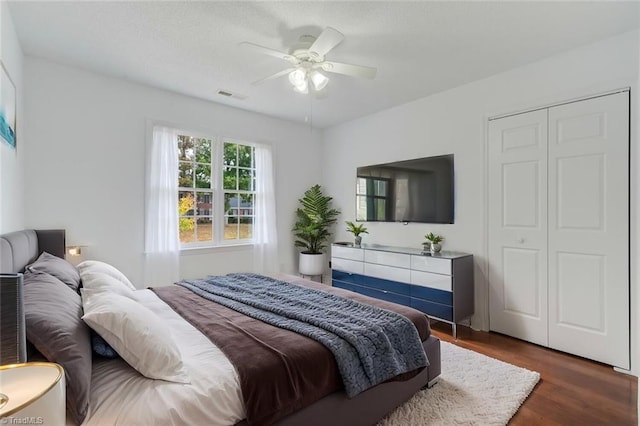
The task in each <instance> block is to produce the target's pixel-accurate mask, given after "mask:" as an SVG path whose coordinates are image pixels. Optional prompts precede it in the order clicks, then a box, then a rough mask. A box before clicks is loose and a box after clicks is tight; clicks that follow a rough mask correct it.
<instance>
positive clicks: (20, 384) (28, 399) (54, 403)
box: [0, 362, 66, 426]
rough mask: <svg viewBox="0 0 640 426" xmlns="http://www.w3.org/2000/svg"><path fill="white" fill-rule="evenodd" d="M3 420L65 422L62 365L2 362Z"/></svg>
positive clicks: (0, 404)
mask: <svg viewBox="0 0 640 426" xmlns="http://www.w3.org/2000/svg"><path fill="white" fill-rule="evenodd" d="M0 394H1V395H0V423H2V424H5V423H6V424H38V425H56V426H57V425H64V424H65V416H66V411H65V380H64V370H63V368H62V367H61V366H60V365H58V364H54V363H48V362H28V363H25V364H9V365H3V366H0Z"/></svg>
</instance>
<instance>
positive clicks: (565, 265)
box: [488, 92, 630, 369]
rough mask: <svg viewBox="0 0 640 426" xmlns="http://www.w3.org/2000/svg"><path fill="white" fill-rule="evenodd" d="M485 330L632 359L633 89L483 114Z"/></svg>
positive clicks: (624, 361)
mask: <svg viewBox="0 0 640 426" xmlns="http://www.w3.org/2000/svg"><path fill="white" fill-rule="evenodd" d="M488 185H489V186H488V203H489V291H490V294H489V307H490V328H491V330H494V331H498V332H501V333H505V334H508V335H511V336H514V337H517V338H520V339H523V340H527V341H530V342H533V343H537V344H540V345H544V346H549V347H552V348H554V349H558V350H562V351H565V352H569V353H572V354H576V355H580V356H583V357H585V358H590V359H593V360H596V361H600V362H604V363H606V364H610V365H613V366H617V367H621V368H624V369H629V363H630V359H629V356H630V355H629V93H628V92H621V93H616V94H612V95H606V96H601V97H596V98H591V99H587V100H583V101H577V102H572V103H567V104H564V105H559V106H555V107H550V108H545V109H541V110H537V111H531V112H527V113H522V114H517V115H513V116H509V117H504V118H500V119H496V120H492V121H490V122H489V147H488Z"/></svg>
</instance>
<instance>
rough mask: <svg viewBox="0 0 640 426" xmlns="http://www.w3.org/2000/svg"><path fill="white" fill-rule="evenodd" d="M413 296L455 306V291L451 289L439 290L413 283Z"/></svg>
mask: <svg viewBox="0 0 640 426" xmlns="http://www.w3.org/2000/svg"><path fill="white" fill-rule="evenodd" d="M411 297H416V298H418V299H423V300H426V301H430V302H436V303H440V304H442V305H449V306H453V293H452V292H450V291H445V290H438V289H437V288H430V287H422V286H418V285H412V286H411Z"/></svg>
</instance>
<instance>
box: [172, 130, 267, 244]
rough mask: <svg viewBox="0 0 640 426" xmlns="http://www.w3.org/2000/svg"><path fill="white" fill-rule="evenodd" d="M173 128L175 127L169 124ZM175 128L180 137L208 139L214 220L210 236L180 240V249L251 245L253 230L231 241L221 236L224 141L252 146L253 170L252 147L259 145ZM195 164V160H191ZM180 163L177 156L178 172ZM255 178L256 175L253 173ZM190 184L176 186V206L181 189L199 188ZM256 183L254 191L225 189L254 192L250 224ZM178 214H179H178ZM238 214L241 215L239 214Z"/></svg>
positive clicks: (195, 189)
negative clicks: (247, 236) (186, 240)
mask: <svg viewBox="0 0 640 426" xmlns="http://www.w3.org/2000/svg"><path fill="white" fill-rule="evenodd" d="M171 127H174V126H171ZM174 129H175V130H176V132H177V133H178V134H179V135H183V136H189V137H192V138H200V139H207V140H210V141H211V165H210V166H211V198H212V202H213V206H212V209H211V218H212V221H213V224H212V226H213V238H212V239H211V240H209V241H194V242H190V243H183V242H182V241H180V242H179V244H180V251H188V250H194V249H212V248H217V247H220V248H224V247H232V246H246V245H253V244H254V243H255V240H254V238H253V235H254V234H253V233H252V238H237V239H233V240H225V239H224V223H225V220H224V218H225V211H224V194H225V189H224V168H225V166H224V144H225V143H233V144H237V145H244V146H251V147H252V148H253V149H254V151H253V152H254V158H253V159H252V164H253V167H252V169H253V170H256V168H255V148H256V146H257V145H258V144H257V143H255V142H248V141H245V140H241V139H236V138H230V137H226V136H211V133H208V132H198V131H193V130H188V129H185V128H183V127H174ZM175 144H176V146H175V148H176V149H178V145H177V144H178V141H177V140H176V141H175ZM194 163H196V162H195V161H194ZM179 165H180V159H178V164H177V165H176V167H178V171H179ZM256 179H257V176H256ZM193 185H194V186H193V187H192V188H190V189H189V188H186V187H180V186H179V187H178V193H177V194H176V208H177V207H178V204H179V202H180V198H179V194H180V192H182V191H184V190H187V189H188V190H190V191H192V192H197V191H198V188H197V187H196V186H195V180H194V183H193ZM255 189H256V188H255V186H254V188H253V191H242V190H234V191H232V190H227V191H231V192H234V193H251V194H253V195H254V197H253V200H254V206H253V215H252V216H251V217H253V222H252V223H253V225H254V226H255V198H256V191H255ZM203 192H208V191H203ZM196 202H197V197H196ZM194 208H195V206H194ZM179 217H180V216H179ZM239 217H240V216H239ZM195 218H196V215H195V214H194V219H195ZM178 235H179V231H178Z"/></svg>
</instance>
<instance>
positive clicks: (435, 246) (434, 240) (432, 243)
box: [422, 232, 444, 253]
mask: <svg viewBox="0 0 640 426" xmlns="http://www.w3.org/2000/svg"><path fill="white" fill-rule="evenodd" d="M424 237H425V238H426V239H427V241H425V242H424V243H422V244H423V245H424V247H425V251H426V248H427V245H428V246H429V251H430V252H431V253H439V252H440V250H442V245H441V244H440V243H441V242H442V240H444V237H443V236H442V235H438V234H434V233H433V232H429V233H428V234H427V235H425V236H424Z"/></svg>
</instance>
